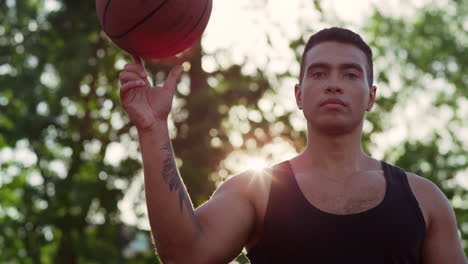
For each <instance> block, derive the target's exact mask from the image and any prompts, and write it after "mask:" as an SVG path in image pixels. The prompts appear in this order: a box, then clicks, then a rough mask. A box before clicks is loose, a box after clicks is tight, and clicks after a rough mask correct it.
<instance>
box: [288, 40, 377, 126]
mask: <svg viewBox="0 0 468 264" xmlns="http://www.w3.org/2000/svg"><path fill="white" fill-rule="evenodd" d="M304 60H305V64H304V65H305V72H304V77H303V79H302V84H300V85H299V84H297V85H296V87H295V94H296V102H297V105H298V107H299V109H301V110H303V112H304V116H305V117H306V119H307V122H308V124H309V126H310V127H311V128H312V129H315V130H318V131H321V132H324V133H326V134H334V135H337V134H346V133H350V132H351V131H353V130H354V129H356V128H359V127H361V128H362V121H363V119H364V113H365V111H369V110H370V109H371V108H372V105H373V104H374V101H375V92H376V89H377V88H376V87H375V86H373V87H371V88H369V86H368V83H367V76H366V67H367V63H366V55H365V54H364V52H362V51H361V50H360V49H358V48H357V47H354V46H353V45H350V44H343V43H338V42H323V43H320V44H318V45H316V46H314V47H313V48H311V49H310V50H309V51H308V52H307V53H306V54H305V57H304Z"/></svg>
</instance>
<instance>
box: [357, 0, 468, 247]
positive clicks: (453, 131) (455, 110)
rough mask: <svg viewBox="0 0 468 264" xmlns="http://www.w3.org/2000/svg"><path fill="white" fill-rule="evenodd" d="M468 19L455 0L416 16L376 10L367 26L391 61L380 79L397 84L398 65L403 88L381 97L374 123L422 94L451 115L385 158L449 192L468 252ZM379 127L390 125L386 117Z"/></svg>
mask: <svg viewBox="0 0 468 264" xmlns="http://www.w3.org/2000/svg"><path fill="white" fill-rule="evenodd" d="M403 5H404V4H403ZM406 5H407V7H408V8H411V7H410V6H409V5H408V4H406ZM467 21H468V4H467V2H466V1H463V0H461V1H459V0H450V1H447V4H446V5H444V7H443V8H439V7H437V6H436V5H433V4H431V5H427V6H425V7H424V8H421V9H419V10H417V12H416V15H415V17H414V18H412V19H404V18H391V17H388V16H385V15H384V14H383V13H382V12H379V11H377V12H375V13H374V15H373V16H372V17H371V19H370V20H369V23H368V24H367V27H366V32H367V33H369V37H370V45H371V46H372V48H373V50H374V54H375V56H376V57H377V59H378V60H379V59H380V60H382V61H384V62H386V63H382V64H380V65H382V67H381V68H380V69H377V71H378V72H379V76H378V79H379V80H380V81H381V82H382V83H384V84H387V85H388V86H389V87H388V88H391V87H392V86H393V87H395V86H396V85H395V84H394V83H392V82H391V81H390V79H391V78H390V76H389V75H390V74H391V73H392V71H396V72H397V74H398V77H399V80H400V81H401V82H402V84H401V89H398V90H393V91H392V93H391V94H390V95H389V96H384V97H382V96H381V97H378V98H379V99H378V101H377V105H378V106H379V108H380V110H381V111H382V112H379V113H378V116H371V119H370V120H371V121H372V124H375V123H376V121H377V119H380V120H386V119H387V118H386V117H385V116H388V115H395V114H396V115H398V111H393V112H391V110H392V107H393V106H395V105H396V103H397V102H398V104H406V105H411V104H414V102H413V101H416V100H415V99H417V97H419V96H421V95H426V96H427V97H428V98H432V99H431V100H432V101H431V103H432V108H431V109H429V110H428V112H427V113H426V114H427V115H433V118H437V116H441V115H440V113H446V115H448V116H449V118H448V121H445V120H441V121H440V122H439V123H438V125H437V127H435V128H434V130H433V131H432V133H431V135H429V136H428V137H427V138H425V139H422V140H419V141H414V140H411V139H408V140H405V141H404V142H402V143H401V144H400V145H399V146H395V147H392V148H390V149H389V150H387V152H386V153H385V159H386V160H388V161H390V162H392V163H394V164H395V165H397V166H399V167H402V168H404V169H405V170H407V171H410V172H413V173H415V174H418V175H420V176H423V177H426V178H428V179H430V180H431V181H432V182H434V183H435V184H436V185H437V186H438V187H439V188H440V189H441V190H442V191H443V192H444V194H445V195H446V196H447V198H448V199H449V200H450V201H451V202H452V206H453V207H454V210H455V213H456V216H457V222H458V226H459V231H460V233H461V238H462V242H463V245H464V248H465V254H468V228H467V226H468V203H466V201H468V190H467V189H466V188H464V187H463V186H461V185H460V184H459V180H460V178H462V180H463V181H464V182H465V184H466V183H467V182H468V152H467V149H468V142H467V141H466V134H464V133H463V131H466V128H467V121H466V105H467V103H468V98H467V95H468V75H467V74H466V71H465V70H464V69H468V57H467V56H466V54H468V48H467V47H468V34H467ZM383 36H385V37H383ZM382 106H383V107H382ZM372 118H375V119H372ZM380 127H385V128H388V126H385V125H384V123H382V125H381V126H380ZM385 128H384V129H385ZM457 176H458V178H457ZM465 186H466V185H465Z"/></svg>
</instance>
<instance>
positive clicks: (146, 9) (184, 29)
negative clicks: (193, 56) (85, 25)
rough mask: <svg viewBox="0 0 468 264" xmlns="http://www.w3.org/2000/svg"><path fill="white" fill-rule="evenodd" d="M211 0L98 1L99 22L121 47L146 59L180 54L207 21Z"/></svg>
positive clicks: (198, 36) (197, 35) (194, 38)
mask: <svg viewBox="0 0 468 264" xmlns="http://www.w3.org/2000/svg"><path fill="white" fill-rule="evenodd" d="M211 7H212V0H146V1H143V0H138V1H131V0H96V11H97V15H98V18H99V23H100V24H101V27H102V29H103V30H104V32H105V33H106V35H107V36H108V37H109V38H110V39H111V40H112V42H114V44H115V45H117V46H118V47H119V48H121V49H123V50H125V51H126V52H128V53H130V54H133V55H136V56H139V57H142V58H145V59H160V58H166V57H171V56H174V55H176V54H179V53H181V52H182V51H184V50H186V49H187V48H189V47H190V46H192V45H193V44H194V43H195V41H197V40H198V39H199V38H200V37H201V35H202V33H203V31H204V30H205V28H206V25H207V24H208V20H209V18H210V14H211Z"/></svg>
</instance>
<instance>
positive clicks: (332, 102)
mask: <svg viewBox="0 0 468 264" xmlns="http://www.w3.org/2000/svg"><path fill="white" fill-rule="evenodd" d="M325 105H336V106H340V105H341V106H346V104H345V103H344V102H343V101H341V100H340V99H337V98H329V99H326V100H325V101H322V102H321V103H320V106H325Z"/></svg>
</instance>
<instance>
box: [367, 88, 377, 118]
mask: <svg viewBox="0 0 468 264" xmlns="http://www.w3.org/2000/svg"><path fill="white" fill-rule="evenodd" d="M376 93H377V86H375V85H373V86H372V87H371V88H370V89H369V103H368V104H367V109H366V110H367V111H368V112H369V111H370V110H371V109H372V107H373V106H374V103H375V95H376Z"/></svg>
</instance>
